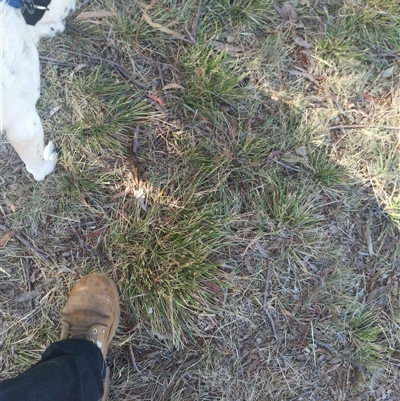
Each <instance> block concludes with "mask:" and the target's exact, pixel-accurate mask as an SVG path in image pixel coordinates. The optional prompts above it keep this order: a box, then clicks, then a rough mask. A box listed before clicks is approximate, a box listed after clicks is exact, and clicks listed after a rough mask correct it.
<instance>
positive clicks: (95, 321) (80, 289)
mask: <svg viewBox="0 0 400 401" xmlns="http://www.w3.org/2000/svg"><path fill="white" fill-rule="evenodd" d="M119 313H120V311H119V297H118V291H117V287H116V286H115V284H114V282H113V281H112V280H111V279H109V278H108V277H106V276H104V275H103V274H97V273H94V274H89V275H87V276H84V277H82V278H81V279H80V280H78V281H77V282H76V284H75V285H74V287H73V288H72V290H71V292H70V295H69V299H68V302H67V304H66V305H65V308H64V311H63V315H62V318H61V340H65V339H67V338H84V339H87V340H89V341H91V342H93V343H94V344H96V345H97V346H98V347H99V348H100V350H101V352H102V353H103V356H104V359H106V356H107V350H108V346H109V345H110V342H111V340H112V338H113V337H114V334H115V331H116V329H117V327H118V322H119ZM107 373H108V375H107V376H108V377H106V381H105V386H104V387H105V388H104V390H105V391H104V396H103V399H102V400H103V401H104V400H105V399H106V398H107V393H108V380H109V370H108V372H107Z"/></svg>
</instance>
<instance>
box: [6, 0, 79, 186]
mask: <svg viewBox="0 0 400 401" xmlns="http://www.w3.org/2000/svg"><path fill="white" fill-rule="evenodd" d="M53 3H54V6H56V5H57V4H59V5H61V4H62V5H63V7H61V9H62V10H65V7H66V5H67V4H68V5H69V4H71V3H73V4H74V6H75V0H53V1H52V4H53ZM56 8H57V9H60V8H59V7H58V6H57V7H54V10H55V9H56ZM68 10H70V8H68ZM45 16H46V14H45ZM50 17H51V18H49V17H46V19H45V20H44V21H43V23H42V24H37V26H35V27H32V29H29V30H28V28H27V25H26V23H25V20H24V18H23V16H22V14H21V11H20V10H17V9H15V8H13V7H11V6H9V5H8V4H6V2H5V1H0V26H1V40H0V54H1V70H0V75H1V83H2V89H1V104H0V112H1V114H0V130H1V131H4V132H5V134H6V136H7V139H8V140H9V142H10V143H11V145H12V146H13V147H14V149H15V150H16V152H17V153H18V155H19V156H20V158H21V159H22V161H23V162H24V163H25V166H26V169H27V170H28V172H30V173H31V174H32V175H33V177H34V178H35V180H37V181H41V180H43V179H44V178H45V177H46V175H48V174H50V173H51V172H52V171H53V170H54V168H55V165H56V162H57V154H56V152H55V151H54V145H53V143H52V142H49V144H48V145H47V146H46V147H45V146H44V133H43V127H42V122H41V121H40V117H39V115H38V113H37V111H36V102H37V100H38V99H39V95H40V69H39V54H38V51H37V48H36V44H37V41H38V40H39V39H40V38H41V37H43V36H48V35H49V33H50V32H51V33H53V32H55V31H53V30H51V29H50V30H49V27H54V26H55V25H53V24H54V22H55V21H57V18H56V13H55V11H54V12H53V11H52V15H51V16H50ZM60 18H62V19H61V25H63V26H64V24H63V23H62V21H63V20H64V18H65V13H61V17H60ZM46 21H47V22H46ZM45 27H47V28H48V29H45ZM36 28H37V31H35V29H36ZM62 30H63V29H62ZM62 30H61V31H62ZM30 32H31V33H30ZM32 32H35V33H32Z"/></svg>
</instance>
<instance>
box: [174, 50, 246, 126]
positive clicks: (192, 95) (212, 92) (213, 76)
mask: <svg viewBox="0 0 400 401" xmlns="http://www.w3.org/2000/svg"><path fill="white" fill-rule="evenodd" d="M180 63H181V66H182V70H183V73H184V80H183V86H184V87H185V91H184V93H183V105H184V106H185V107H187V108H188V109H189V110H190V111H191V112H192V113H198V112H200V113H201V115H202V116H205V117H207V118H208V119H209V120H211V121H213V122H217V123H218V121H219V120H220V118H221V114H223V113H221V111H222V110H221V107H223V106H232V107H234V108H237V107H238V105H239V103H240V101H241V99H243V98H244V88H243V87H242V86H241V82H242V80H243V79H244V77H245V75H246V74H245V73H244V72H243V69H242V68H241V67H239V66H238V63H237V60H235V59H234V58H232V57H230V56H228V55H227V54H226V52H225V51H222V52H219V51H217V50H216V49H215V48H214V47H213V46H211V45H210V44H209V43H203V44H198V45H196V46H193V47H190V48H189V49H187V51H186V52H185V53H184V54H182V56H181V59H180Z"/></svg>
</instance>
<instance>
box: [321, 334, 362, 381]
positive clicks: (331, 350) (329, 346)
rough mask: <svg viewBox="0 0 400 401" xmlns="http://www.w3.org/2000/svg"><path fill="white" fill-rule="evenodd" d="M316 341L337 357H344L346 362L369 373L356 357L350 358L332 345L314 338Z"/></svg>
mask: <svg viewBox="0 0 400 401" xmlns="http://www.w3.org/2000/svg"><path fill="white" fill-rule="evenodd" d="M314 343H315V344H317V345H319V346H320V347H323V348H326V349H327V350H328V351H330V352H331V353H332V354H334V355H336V356H337V357H339V358H341V359H343V360H344V361H346V362H349V363H350V364H351V365H353V366H355V367H356V368H358V369H360V370H361V372H363V373H365V374H368V371H367V369H365V368H364V366H362V365H360V364H359V363H358V362H357V361H355V360H354V359H351V358H349V357H348V356H346V355H343V354H341V353H340V352H339V351H336V350H335V348H333V347H332V346H331V345H329V344H327V343H326V342H324V341H320V340H317V339H314Z"/></svg>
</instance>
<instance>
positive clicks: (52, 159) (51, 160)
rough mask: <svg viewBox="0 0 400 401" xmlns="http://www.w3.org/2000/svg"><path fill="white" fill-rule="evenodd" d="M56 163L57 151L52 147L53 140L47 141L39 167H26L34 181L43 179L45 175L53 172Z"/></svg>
mask: <svg viewBox="0 0 400 401" xmlns="http://www.w3.org/2000/svg"><path fill="white" fill-rule="evenodd" d="M56 163H57V152H56V151H55V149H54V144H53V142H51V141H50V142H49V143H48V144H47V146H46V147H45V148H44V151H43V164H42V166H41V167H40V169H34V170H32V169H28V171H29V172H30V173H31V174H32V175H33V178H34V179H35V180H36V181H43V180H44V179H45V177H46V175H48V174H50V173H52V172H53V170H54V168H55V167H56Z"/></svg>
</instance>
